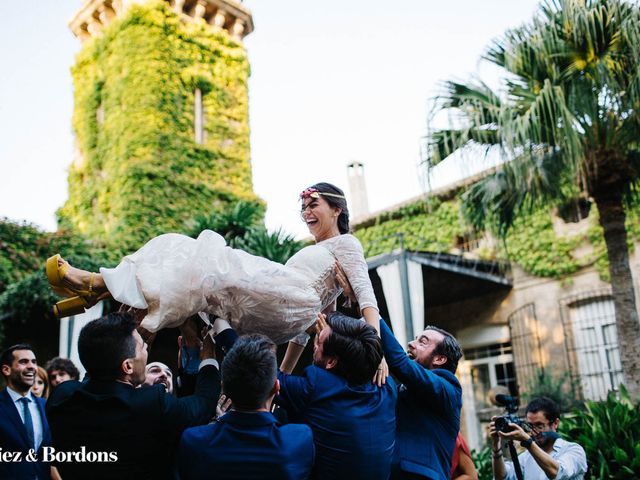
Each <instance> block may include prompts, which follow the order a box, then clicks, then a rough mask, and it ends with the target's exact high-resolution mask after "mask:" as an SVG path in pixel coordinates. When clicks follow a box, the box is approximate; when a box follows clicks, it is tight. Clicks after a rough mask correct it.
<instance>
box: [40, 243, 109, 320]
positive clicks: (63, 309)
mask: <svg viewBox="0 0 640 480" xmlns="http://www.w3.org/2000/svg"><path fill="white" fill-rule="evenodd" d="M59 260H61V257H60V255H59V254H56V255H54V256H53V257H49V258H48V259H47V263H46V272H47V279H48V280H49V285H51V288H52V290H53V291H54V293H56V294H57V295H60V296H61V297H69V298H67V299H65V300H61V301H59V302H58V303H56V304H55V305H54V306H53V314H54V315H55V316H56V318H63V317H70V316H71V315H77V314H79V313H83V312H84V311H85V309H87V308H90V307H92V306H93V305H95V303H96V301H97V300H98V294H97V293H96V292H94V291H93V282H94V278H95V275H96V274H95V273H91V275H90V276H89V290H82V289H78V288H73V287H71V286H68V285H65V284H64V283H63V280H64V277H65V275H66V274H67V271H68V270H69V264H68V263H67V262H63V263H62V264H60V262H59Z"/></svg>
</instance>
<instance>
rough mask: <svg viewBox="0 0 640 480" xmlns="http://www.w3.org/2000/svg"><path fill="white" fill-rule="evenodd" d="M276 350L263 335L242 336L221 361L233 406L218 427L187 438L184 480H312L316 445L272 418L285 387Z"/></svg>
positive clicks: (306, 432)
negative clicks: (273, 403) (282, 383)
mask: <svg viewBox="0 0 640 480" xmlns="http://www.w3.org/2000/svg"><path fill="white" fill-rule="evenodd" d="M277 369H278V367H277V361H276V349H275V345H274V343H273V342H272V341H271V340H269V339H268V338H267V337H265V336H262V335H247V336H243V337H240V338H239V339H238V340H237V341H236V342H235V345H234V346H233V348H231V350H230V351H229V352H228V353H227V355H226V357H225V359H224V362H222V386H223V390H224V393H225V395H226V396H227V397H228V398H230V399H231V401H232V402H233V407H232V409H231V410H230V411H228V412H227V413H225V414H224V415H223V416H222V417H220V418H219V419H218V421H217V422H216V423H213V424H211V425H205V426H201V427H194V428H189V429H187V430H185V431H184V433H183V434H182V439H181V440H180V446H179V448H178V455H177V463H178V471H179V473H180V478H182V479H183V480H199V479H209V478H212V476H213V477H215V478H216V479H221V480H232V479H242V480H244V479H274V480H281V479H282V480H286V479H291V480H298V479H305V478H308V477H309V475H310V473H311V468H312V466H313V456H314V446H313V438H312V434H311V429H310V428H309V427H308V426H306V425H285V426H280V425H278V424H277V421H276V419H275V417H274V416H273V415H272V414H271V413H270V411H271V404H272V402H273V397H274V396H275V395H277V393H278V391H279V389H280V385H279V382H278V379H277V378H276V372H277Z"/></svg>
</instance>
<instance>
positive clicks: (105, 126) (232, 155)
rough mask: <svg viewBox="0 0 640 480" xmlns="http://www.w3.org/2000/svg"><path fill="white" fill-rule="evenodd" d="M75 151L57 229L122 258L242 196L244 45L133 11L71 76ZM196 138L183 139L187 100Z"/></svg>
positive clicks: (167, 13) (148, 7)
mask: <svg viewBox="0 0 640 480" xmlns="http://www.w3.org/2000/svg"><path fill="white" fill-rule="evenodd" d="M72 75H73V81H74V89H75V109H74V114H73V131H74V133H75V136H76V147H77V155H76V159H75V161H74V163H73V164H72V166H71V167H70V172H69V200H68V201H67V203H66V204H65V205H64V206H63V207H62V208H61V209H60V210H59V211H58V217H59V223H60V225H61V226H62V227H63V228H65V227H66V228H71V229H74V230H76V231H77V232H78V233H79V234H81V235H83V236H85V237H87V238H91V239H93V240H97V241H99V242H103V243H104V244H105V245H106V246H107V247H109V248H112V249H117V250H119V251H120V252H128V251H131V250H132V249H135V248H137V247H139V246H140V245H141V244H142V243H143V242H145V241H146V240H148V239H149V238H151V237H153V236H155V235H157V234H159V233H162V232H167V231H184V230H185V228H186V227H185V224H186V222H188V220H189V219H191V218H193V217H194V216H195V215H197V214H198V213H210V212H212V211H216V210H222V209H224V208H225V207H226V206H228V205H229V204H230V203H234V202H236V201H238V200H249V201H256V202H259V200H258V199H257V197H256V196H255V194H254V193H253V191H252V182H251V166H250V153H249V124H248V93H247V81H248V76H249V63H248V60H247V55H246V51H245V49H244V47H243V46H242V45H241V44H240V43H238V42H236V41H234V40H233V39H231V37H230V36H229V35H228V34H227V33H226V32H225V31H222V30H219V31H212V30H211V27H210V26H207V25H206V24H205V23H204V22H200V23H197V22H196V23H194V22H183V21H181V20H180V19H179V18H178V16H177V15H176V14H175V13H174V12H173V11H172V10H171V9H170V7H168V5H167V4H166V3H164V2H152V3H149V4H145V5H134V6H132V7H131V8H130V9H129V11H128V12H127V13H126V14H125V15H124V16H123V17H121V18H118V19H116V20H114V21H113V22H112V23H111V24H110V25H109V26H108V27H107V28H106V29H105V30H104V32H103V35H102V36H101V37H98V38H94V39H91V40H88V41H87V42H86V43H85V44H84V46H83V49H82V50H81V52H80V53H79V54H78V56H77V59H76V64H75V66H74V67H73V69H72ZM196 88H199V89H200V90H201V91H202V93H203V103H204V111H205V119H206V124H205V131H206V133H205V141H204V142H203V143H202V144H196V143H195V141H194V93H195V89H196Z"/></svg>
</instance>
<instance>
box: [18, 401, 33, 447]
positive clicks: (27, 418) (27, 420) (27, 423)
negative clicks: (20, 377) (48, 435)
mask: <svg viewBox="0 0 640 480" xmlns="http://www.w3.org/2000/svg"><path fill="white" fill-rule="evenodd" d="M20 401H21V402H22V406H23V407H24V428H26V429H27V437H29V443H30V446H31V447H32V448H35V440H34V433H33V419H32V418H31V412H30V411H29V402H30V401H31V400H30V399H28V398H27V397H22V398H21V399H20Z"/></svg>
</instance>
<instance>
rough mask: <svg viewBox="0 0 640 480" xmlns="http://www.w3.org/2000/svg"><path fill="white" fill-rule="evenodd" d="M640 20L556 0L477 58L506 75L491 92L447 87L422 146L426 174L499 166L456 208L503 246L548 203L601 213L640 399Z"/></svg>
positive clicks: (618, 4)
mask: <svg viewBox="0 0 640 480" xmlns="http://www.w3.org/2000/svg"><path fill="white" fill-rule="evenodd" d="M639 45H640V9H639V8H638V6H637V5H635V4H631V3H628V2H625V1H623V0H558V1H549V2H545V3H543V4H542V5H541V7H540V9H539V12H538V13H537V15H536V16H535V18H534V19H533V20H532V21H531V22H529V23H528V24H525V25H524V26H522V27H519V28H517V29H514V30H510V31H508V32H507V33H506V34H505V35H504V36H503V37H502V38H501V39H499V40H497V41H495V42H494V43H493V44H492V45H491V46H490V47H489V48H488V50H487V52H486V54H485V56H484V58H485V59H486V60H488V61H489V62H491V63H493V64H495V65H497V66H498V67H500V68H501V69H503V72H504V73H505V77H504V81H503V83H502V88H501V89H500V90H498V91H494V90H492V89H491V88H489V87H488V86H487V85H486V84H484V83H482V82H480V81H477V80H474V81H471V82H468V83H460V82H447V83H446V84H445V91H444V93H443V95H442V96H440V97H438V99H437V102H436V103H437V108H436V110H435V111H436V112H442V111H447V112H449V113H451V117H450V118H451V126H450V128H446V129H435V130H434V131H433V132H431V133H430V134H429V135H428V140H427V158H426V160H425V162H426V164H427V166H428V167H429V168H431V167H433V166H435V165H437V164H438V163H439V162H440V161H442V160H444V159H445V158H446V157H448V156H449V155H451V154H452V153H453V152H455V151H458V150H461V149H468V148H470V147H471V148H474V147H475V148H482V149H484V150H485V151H486V152H489V151H498V152H500V154H501V155H502V158H503V159H504V160H505V161H504V162H503V163H502V164H500V165H499V166H498V167H496V170H495V171H494V172H493V173H492V174H490V175H489V176H487V177H485V178H484V179H483V180H481V181H480V182H478V183H476V184H475V185H473V187H472V188H470V189H469V190H468V191H467V192H466V193H465V195H464V197H463V209H464V213H465V215H466V217H467V218H468V219H469V220H470V221H471V222H472V223H473V224H475V226H476V227H478V228H484V227H485V226H486V225H492V226H494V227H497V230H498V232H499V233H500V234H501V235H505V234H506V232H507V230H508V229H509V228H510V226H511V225H512V223H513V220H514V219H515V218H516V217H517V216H518V215H521V214H526V213H529V212H531V211H532V210H533V209H536V208H539V207H540V206H541V205H544V204H548V203H547V202H549V201H556V202H557V201H562V202H566V201H568V200H570V198H571V197H574V196H575V195H576V194H579V195H580V194H581V195H586V196H587V197H588V198H590V199H591V200H592V201H593V202H594V203H595V205H596V206H597V209H598V212H599V221H600V224H601V226H602V228H603V230H604V238H605V243H606V247H607V253H608V257H609V271H610V276H611V285H612V292H613V300H614V305H615V311H616V326H617V332H618V342H619V347H620V355H621V360H622V369H623V372H624V377H625V381H626V384H627V387H628V389H629V391H630V392H632V395H633V396H635V397H638V396H640V323H639V322H638V311H637V307H636V299H635V294H634V288H633V280H632V275H631V269H630V267H629V250H628V247H627V233H626V230H625V209H624V206H625V202H626V201H628V200H629V199H630V198H632V196H633V195H634V194H635V193H636V189H637V187H638V185H639V183H638V174H639V173H640V148H639V143H638V142H639V141H640V114H639V111H640V61H639V57H640V48H639Z"/></svg>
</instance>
